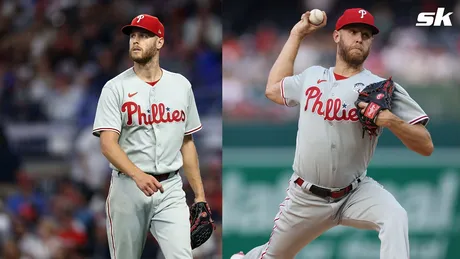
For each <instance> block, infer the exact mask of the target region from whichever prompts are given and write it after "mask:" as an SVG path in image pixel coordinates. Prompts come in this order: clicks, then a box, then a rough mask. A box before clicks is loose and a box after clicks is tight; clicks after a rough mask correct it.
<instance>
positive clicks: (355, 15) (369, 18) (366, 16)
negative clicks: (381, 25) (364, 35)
mask: <svg viewBox="0 0 460 259" xmlns="http://www.w3.org/2000/svg"><path fill="white" fill-rule="evenodd" d="M349 24H365V25H368V26H369V27H371V30H372V34H377V33H379V29H378V28H377V26H375V22H374V16H373V15H372V14H371V13H370V12H368V11H366V10H365V9H363V8H351V9H347V10H345V12H343V14H342V16H340V18H339V19H338V20H337V23H336V24H335V29H336V30H337V31H338V30H340V29H342V28H343V27H344V26H346V25H349Z"/></svg>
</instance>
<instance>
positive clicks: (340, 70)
mask: <svg viewBox="0 0 460 259" xmlns="http://www.w3.org/2000/svg"><path fill="white" fill-rule="evenodd" d="M336 60H337V61H336V63H335V67H334V73H336V74H339V75H341V76H345V77H351V76H354V75H356V74H359V73H360V72H361V71H363V70H364V68H363V64H361V65H359V66H357V67H355V66H350V65H349V64H348V63H346V62H345V61H343V60H342V59H341V58H340V57H337V59H336Z"/></svg>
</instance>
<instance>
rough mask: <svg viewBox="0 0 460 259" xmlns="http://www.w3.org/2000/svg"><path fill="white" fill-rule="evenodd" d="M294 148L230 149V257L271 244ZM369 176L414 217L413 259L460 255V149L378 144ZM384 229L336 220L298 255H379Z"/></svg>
mask: <svg viewBox="0 0 460 259" xmlns="http://www.w3.org/2000/svg"><path fill="white" fill-rule="evenodd" d="M293 152H294V149H293V148H259V149H254V148H252V149H251V148H225V149H224V154H223V158H224V167H223V192H224V197H225V199H224V221H223V224H224V225H223V227H224V257H223V258H224V259H228V258H230V256H231V254H232V253H235V252H238V251H240V250H242V251H245V252H246V251H248V250H249V249H251V248H252V247H254V246H257V245H260V244H263V243H265V242H266V241H267V240H268V238H269V235H270V232H271V229H272V227H273V219H274V217H275V214H276V213H277V211H278V205H279V204H280V203H281V202H282V200H283V199H284V197H285V194H286V193H285V190H286V188H287V184H288V180H289V177H290V175H291V173H292V171H291V164H292V157H293ZM375 157H378V158H375V159H374V160H373V162H372V164H371V166H370V168H369V170H368V175H369V176H371V177H372V178H374V179H376V180H377V181H379V182H380V183H381V184H383V185H384V186H385V188H386V189H388V190H389V191H390V192H391V193H393V194H394V195H395V197H396V198H397V199H398V201H399V202H400V203H401V204H402V206H403V207H404V208H405V209H406V210H407V212H408V216H409V228H410V244H411V259H459V258H460V150H459V149H453V148H452V149H449V148H443V149H442V148H440V149H437V150H435V152H434V153H433V155H432V156H431V157H422V156H419V155H417V154H415V153H413V152H410V151H408V150H407V149H404V148H402V149H401V148H394V149H384V148H380V149H378V150H377V151H376V154H375ZM379 246H380V242H379V239H378V236H377V232H374V231H367V230H355V229H353V228H349V227H336V228H334V229H332V230H330V231H328V232H326V233H324V235H322V236H321V237H319V238H318V239H317V240H315V241H313V242H312V243H311V244H310V245H308V246H307V247H306V248H305V249H304V250H302V251H301V253H300V254H299V255H298V257H297V258H307V259H308V258H315V259H379Z"/></svg>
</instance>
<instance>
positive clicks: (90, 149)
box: [0, 0, 222, 259]
mask: <svg viewBox="0 0 460 259" xmlns="http://www.w3.org/2000/svg"><path fill="white" fill-rule="evenodd" d="M220 4H221V3H220V1H218V0H196V1H195V0H170V1H151V0H114V1H110V0H82V1H80V0H65V1H64V0H24V1H13V0H5V1H0V36H1V37H0V121H1V124H0V156H1V159H0V168H2V174H0V183H1V188H0V190H1V191H0V195H1V198H2V200H1V201H2V202H1V204H0V257H1V258H4V259H59V258H66V259H74V258H75V259H76V258H79V259H80V258H85V259H86V258H98V259H99V258H100V259H106V258H109V254H108V252H109V250H108V246H107V237H106V230H105V217H106V216H105V210H104V207H105V199H106V196H107V191H108V187H109V179H110V169H109V168H108V161H107V160H106V159H105V157H103V156H102V154H101V152H100V149H99V142H98V139H97V138H96V137H94V136H92V135H91V129H92V126H93V119H94V114H95V109H96V105H97V101H98V98H99V94H100V91H101V89H102V87H103V86H104V84H105V82H106V81H107V80H109V79H111V78H112V77H114V76H116V75H117V74H119V73H120V72H122V71H124V70H125V69H127V68H129V67H130V66H132V62H131V60H130V59H129V56H128V38H127V37H126V36H125V35H123V34H122V33H121V31H120V29H121V27H122V26H123V25H125V24H128V23H130V22H131V20H132V19H133V17H135V16H136V15H138V14H140V13H148V14H152V15H156V16H158V17H159V19H160V20H161V21H162V22H163V23H164V25H165V35H166V37H165V45H164V47H163V48H162V50H161V53H160V65H161V66H162V67H163V68H165V69H167V70H170V71H173V72H178V73H181V74H183V75H184V76H185V77H187V78H188V79H189V80H190V82H191V83H192V86H193V90H194V93H195V97H196V102H197V107H198V110H199V112H200V116H201V120H202V124H203V130H202V131H200V132H198V133H197V134H196V136H195V140H196V145H197V149H198V152H199V155H200V166H201V172H202V177H203V182H204V185H205V191H206V196H207V199H208V201H209V203H210V206H211V208H212V210H213V218H214V219H215V221H216V223H217V226H218V228H217V230H216V232H215V234H214V236H213V237H212V239H210V240H209V241H208V242H207V243H206V244H204V245H203V246H202V247H200V248H198V249H196V250H194V254H195V257H196V258H203V259H204V258H219V257H220V255H221V247H220V238H221V232H220V229H221V227H220V226H221V217H222V216H221V211H222V202H221V148H222V147H221V116H222V114H221V107H222V98H221V94H222V93H221V80H222V71H221V67H222V63H221V62H222V56H221V53H222V50H221V44H222V25H221V6H220ZM183 179H184V189H185V191H186V193H187V194H188V195H187V199H188V202H189V204H191V203H192V202H193V198H194V197H193V192H192V190H191V188H190V186H189V185H188V183H187V181H186V180H185V177H183ZM142 258H146V259H147V258H149V259H150V258H151V259H155V258H162V254H161V251H160V250H159V248H158V244H157V243H156V241H155V239H154V238H153V237H152V236H149V238H148V241H147V243H146V245H145V251H144V255H143V257H142Z"/></svg>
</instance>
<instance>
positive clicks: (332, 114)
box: [304, 86, 359, 121]
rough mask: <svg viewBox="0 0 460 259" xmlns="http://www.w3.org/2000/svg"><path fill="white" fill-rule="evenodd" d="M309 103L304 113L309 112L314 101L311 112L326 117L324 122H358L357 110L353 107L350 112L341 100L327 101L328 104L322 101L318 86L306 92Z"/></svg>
mask: <svg viewBox="0 0 460 259" xmlns="http://www.w3.org/2000/svg"><path fill="white" fill-rule="evenodd" d="M305 95H306V96H307V101H306V103H305V108H304V111H307V110H308V107H309V102H310V100H312V101H314V102H313V106H312V107H311V111H312V112H313V113H317V114H318V115H320V116H324V120H328V121H334V120H336V121H342V120H343V121H358V120H359V119H358V113H357V109H356V108H355V107H354V106H353V108H351V109H350V110H347V108H344V107H343V106H342V104H343V103H342V100H341V99H339V98H335V99H331V98H329V99H327V100H326V103H324V102H323V101H321V96H322V95H323V93H321V90H320V89H319V87H317V86H312V87H309V88H308V89H307V91H306V92H305Z"/></svg>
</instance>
